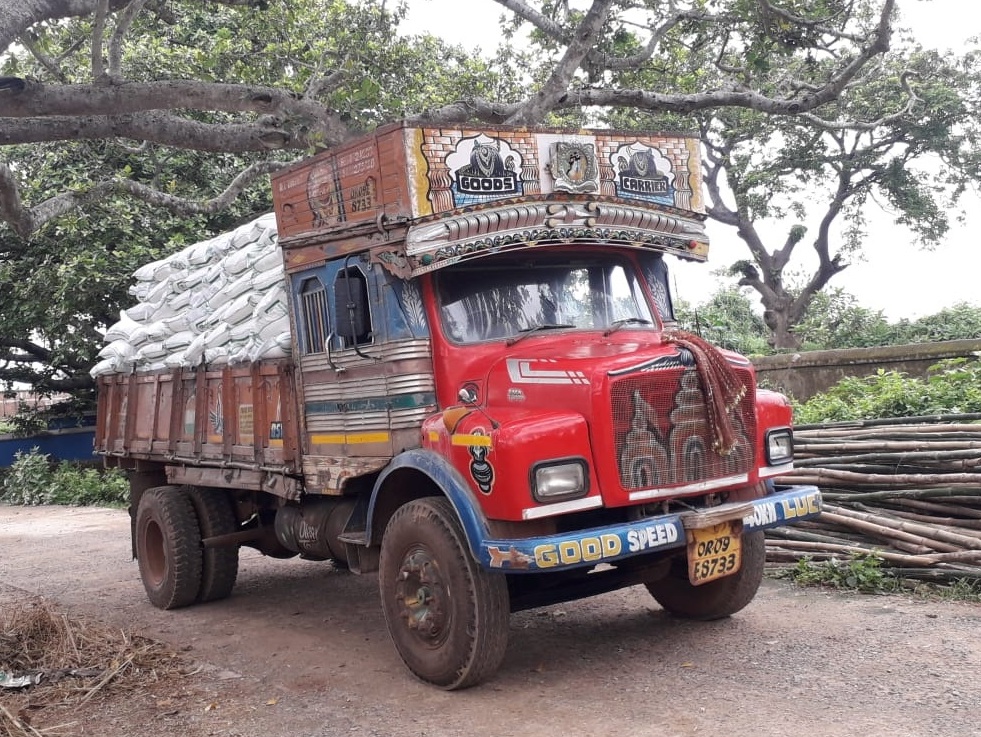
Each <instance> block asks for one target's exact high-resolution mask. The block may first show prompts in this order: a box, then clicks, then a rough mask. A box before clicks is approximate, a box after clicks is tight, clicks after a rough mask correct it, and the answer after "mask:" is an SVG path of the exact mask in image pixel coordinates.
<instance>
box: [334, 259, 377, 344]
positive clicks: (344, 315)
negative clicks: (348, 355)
mask: <svg viewBox="0 0 981 737" xmlns="http://www.w3.org/2000/svg"><path fill="white" fill-rule="evenodd" d="M334 318H335V320H336V321H337V330H336V333H337V335H338V336H339V337H341V338H343V339H344V342H345V343H347V344H349V345H357V344H358V343H364V342H367V339H368V335H369V333H370V332H371V320H370V319H369V308H368V284H367V282H366V281H365V278H364V277H363V276H361V274H359V273H350V272H348V273H346V274H339V275H338V277H337V279H336V280H335V282H334Z"/></svg>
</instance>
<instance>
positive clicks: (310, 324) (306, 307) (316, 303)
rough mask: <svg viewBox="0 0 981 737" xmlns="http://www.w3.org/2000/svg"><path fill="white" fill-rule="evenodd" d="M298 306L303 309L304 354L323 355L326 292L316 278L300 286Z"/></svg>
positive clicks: (324, 345) (325, 337)
mask: <svg viewBox="0 0 981 737" xmlns="http://www.w3.org/2000/svg"><path fill="white" fill-rule="evenodd" d="M300 304H301V305H302V308H303V350H304V353H323V352H324V351H325V350H326V345H327V334H328V332H329V331H328V322H327V290H326V289H324V285H323V283H322V282H321V281H320V279H318V278H317V277H315V276H314V277H311V278H310V279H307V280H306V281H304V282H303V284H301V285H300Z"/></svg>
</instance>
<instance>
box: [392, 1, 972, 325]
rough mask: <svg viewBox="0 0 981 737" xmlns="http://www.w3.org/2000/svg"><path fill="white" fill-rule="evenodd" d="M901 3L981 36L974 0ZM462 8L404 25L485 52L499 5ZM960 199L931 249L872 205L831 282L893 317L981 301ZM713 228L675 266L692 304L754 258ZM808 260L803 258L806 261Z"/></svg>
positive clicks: (439, 7)
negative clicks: (699, 258)
mask: <svg viewBox="0 0 981 737" xmlns="http://www.w3.org/2000/svg"><path fill="white" fill-rule="evenodd" d="M898 4H899V7H900V10H901V12H902V14H903V18H904V20H903V22H902V24H901V25H903V26H907V27H909V28H911V29H913V31H914V34H915V37H916V38H917V39H918V40H919V41H920V42H921V43H922V44H923V45H924V46H927V47H934V48H941V49H945V48H953V49H955V50H960V49H964V48H966V47H967V40H968V39H969V38H970V37H973V36H978V35H981V3H977V2H976V0H898ZM460 7H461V3H460V0H409V8H410V12H409V17H408V19H407V20H406V22H405V23H404V24H403V30H404V31H405V32H407V33H412V32H418V31H423V30H428V31H430V32H431V33H433V34H435V35H437V36H440V37H441V38H444V39H446V40H447V41H450V42H453V43H459V44H461V45H463V46H466V47H468V48H470V47H474V46H475V45H479V46H480V47H481V48H482V49H483V50H484V51H485V52H489V51H492V50H493V47H494V46H495V43H496V29H497V28H498V18H499V17H500V16H501V14H502V12H503V11H502V8H501V6H500V5H498V4H497V3H495V2H493V0H467V4H466V7H467V11H466V22H461V18H460V15H459V8H460ZM954 19H957V20H956V21H955V20H954ZM475 38H476V39H480V41H479V44H475V42H474V39H475ZM979 186H981V183H979ZM961 204H962V207H963V209H965V210H966V213H967V215H966V220H965V222H964V223H963V224H955V225H954V226H953V227H952V229H951V231H950V232H949V233H948V235H947V236H946V238H945V239H944V241H943V243H942V244H941V245H940V246H938V247H936V248H934V249H933V250H930V251H925V250H923V249H921V248H920V247H918V246H916V245H915V243H914V238H913V235H912V234H911V233H910V232H908V231H907V230H906V229H904V228H902V227H901V226H897V225H895V224H894V223H893V222H892V220H893V218H891V217H890V216H889V215H888V214H887V213H884V212H882V211H879V210H878V209H877V208H876V207H875V206H872V207H871V209H870V210H869V211H868V213H867V217H868V220H869V232H868V236H867V243H866V245H865V247H864V258H863V259H862V260H860V261H854V260H853V262H852V264H851V265H850V266H849V267H848V268H847V269H845V271H843V272H842V273H841V274H838V275H837V276H835V277H834V278H833V279H832V280H831V282H830V284H829V285H828V288H835V287H839V288H841V289H843V290H845V291H846V292H848V293H850V294H852V295H854V296H855V297H856V298H857V300H858V303H859V304H860V305H861V306H862V307H867V308H870V309H873V310H882V312H883V313H884V314H885V316H886V317H887V318H888V319H889V320H898V319H901V318H909V319H916V318H917V317H923V316H925V315H932V314H935V313H937V312H939V311H940V310H942V309H943V308H944V307H949V306H951V305H953V304H956V303H958V302H968V303H971V304H974V305H978V306H981V293H979V289H981V287H979V282H981V254H979V252H978V248H979V241H981V235H979V234H978V231H979V229H981V195H979V194H978V192H973V193H970V194H969V195H968V196H966V197H965V198H964V199H963V200H962V203H961ZM708 233H709V237H710V240H711V244H712V245H711V250H710V253H709V262H708V263H704V264H691V263H681V262H676V263H674V264H673V265H672V274H673V280H674V282H675V287H676V294H677V296H680V297H681V298H682V299H685V300H686V301H688V302H689V303H692V304H698V303H700V302H704V301H705V300H706V299H707V298H708V297H709V296H710V295H711V293H712V292H713V291H714V290H715V289H716V286H717V283H718V278H717V277H716V276H714V275H713V274H712V273H711V272H712V271H713V270H715V269H718V268H721V267H725V266H728V265H729V264H730V263H732V262H733V261H736V260H738V259H744V258H747V257H748V251H747V250H746V247H745V246H744V245H743V243H742V241H740V240H739V239H738V238H737V237H736V235H735V233H734V232H732V231H731V230H730V229H728V228H726V227H725V226H722V225H718V224H716V223H712V222H711V221H710V222H709V224H708ZM778 242H779V241H778ZM807 243H808V241H807V240H805V242H804V243H802V244H801V245H799V246H798V247H797V249H798V251H804V250H809V249H805V248H804V247H805V246H806V245H807ZM806 265H807V264H806V262H803V261H802V262H801V264H800V268H801V269H803V268H804V267H805V266H806Z"/></svg>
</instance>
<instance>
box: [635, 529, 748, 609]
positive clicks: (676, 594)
mask: <svg viewBox="0 0 981 737" xmlns="http://www.w3.org/2000/svg"><path fill="white" fill-rule="evenodd" d="M742 543H743V554H742V565H741V566H740V568H739V570H738V571H737V572H736V573H733V574H731V575H729V576H724V577H723V578H718V579H716V580H714V581H709V582H708V583H704V584H702V585H701V586H692V584H691V583H690V582H689V580H688V570H687V566H678V567H672V569H671V571H670V572H669V573H668V575H667V576H665V577H664V578H662V579H659V580H657V581H652V582H650V583H647V584H645V585H646V586H647V590H648V591H649V592H650V593H651V596H653V597H654V599H655V600H656V601H657V603H658V604H660V605H661V606H662V607H664V608H665V609H666V610H667V611H669V612H670V613H671V614H673V615H675V616H677V617H682V618H684V619H697V620H701V621H709V620H712V619H723V618H725V617H728V616H731V615H733V614H735V613H736V612H738V611H739V610H740V609H742V608H744V607H745V606H746V605H747V604H749V602H751V601H752V600H753V597H754V596H756V592H757V590H758V589H759V587H760V583H761V582H762V581H763V566H764V564H765V562H766V544H765V540H764V536H763V531H762V530H759V531H757V532H749V533H746V534H744V535H743V541H742Z"/></svg>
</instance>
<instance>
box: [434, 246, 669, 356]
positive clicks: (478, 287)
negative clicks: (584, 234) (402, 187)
mask: <svg viewBox="0 0 981 737" xmlns="http://www.w3.org/2000/svg"><path fill="white" fill-rule="evenodd" d="M436 289H437V292H438V295H439V304H440V314H441V316H442V321H443V329H444V330H445V331H446V334H447V335H448V337H449V338H450V339H451V340H453V341H455V342H458V343H475V342H478V341H483V340H495V339H500V338H512V337H514V336H517V335H520V334H522V333H524V332H527V331H540V330H547V329H548V328H580V329H592V330H605V329H608V328H610V327H613V326H616V325H617V323H618V322H620V321H627V322H629V323H631V324H635V325H636V326H639V327H643V326H644V325H653V324H654V318H653V317H652V315H651V310H650V308H649V307H648V305H647V303H646V301H645V300H644V297H643V292H642V290H641V288H640V284H639V283H638V279H637V276H636V274H635V272H634V268H633V266H632V265H631V264H630V263H629V262H626V261H624V260H621V259H618V258H616V257H614V256H612V255H611V256H602V255H599V256H596V257H594V258H589V259H582V258H576V259H565V260H555V259H549V260H544V259H541V258H540V257H538V258H535V259H534V260H531V259H527V258H524V259H516V258H495V259H491V258H486V259H480V260H479V262H470V263H467V264H460V265H457V266H450V267H447V268H445V269H443V270H441V271H440V273H439V274H438V275H437V279H436ZM620 324H624V323H620Z"/></svg>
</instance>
